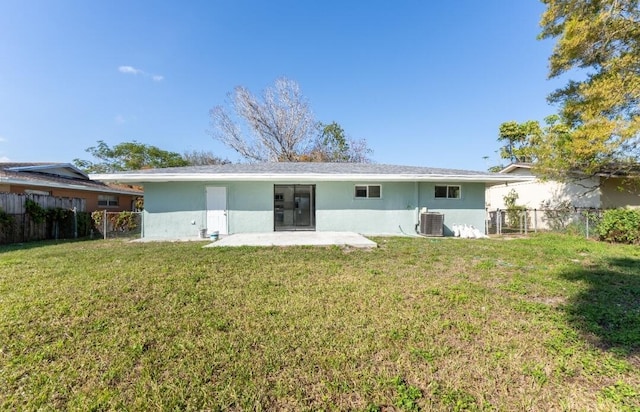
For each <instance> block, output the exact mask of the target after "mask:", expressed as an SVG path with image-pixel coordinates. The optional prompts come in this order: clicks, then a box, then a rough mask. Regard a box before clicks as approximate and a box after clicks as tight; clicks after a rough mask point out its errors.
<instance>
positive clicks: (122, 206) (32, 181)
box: [0, 163, 142, 212]
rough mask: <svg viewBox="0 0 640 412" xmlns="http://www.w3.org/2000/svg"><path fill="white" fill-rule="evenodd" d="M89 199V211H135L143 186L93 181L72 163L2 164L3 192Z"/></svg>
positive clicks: (0, 179) (0, 182) (1, 183)
mask: <svg viewBox="0 0 640 412" xmlns="http://www.w3.org/2000/svg"><path fill="white" fill-rule="evenodd" d="M2 192H4V193H18V194H37V195H49V196H54V197H68V198H81V199H85V202H86V210H85V211H86V212H93V211H95V210H103V209H106V210H109V211H114V212H119V211H123V210H133V208H134V207H135V200H136V199H137V198H138V197H141V196H142V191H141V190H139V189H135V188H131V187H124V186H115V185H107V184H105V183H103V182H98V181H93V180H91V179H89V176H88V175H87V174H86V173H84V172H82V171H81V170H79V169H77V168H76V167H74V166H73V165H71V164H69V163H0V193H2Z"/></svg>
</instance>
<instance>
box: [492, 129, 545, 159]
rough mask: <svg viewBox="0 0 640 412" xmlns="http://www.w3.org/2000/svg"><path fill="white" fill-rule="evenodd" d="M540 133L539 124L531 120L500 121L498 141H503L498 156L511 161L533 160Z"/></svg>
mask: <svg viewBox="0 0 640 412" xmlns="http://www.w3.org/2000/svg"><path fill="white" fill-rule="evenodd" d="M541 134H542V129H541V128H540V124H539V123H538V122H536V121H533V120H529V121H527V122H524V123H517V122H514V121H510V122H504V123H502V124H501V125H500V134H499V137H498V141H499V142H502V143H504V146H502V148H501V149H500V157H501V158H502V159H508V160H509V161H510V162H511V163H532V162H534V161H535V159H536V156H535V146H536V145H537V144H538V143H539V141H540V138H541Z"/></svg>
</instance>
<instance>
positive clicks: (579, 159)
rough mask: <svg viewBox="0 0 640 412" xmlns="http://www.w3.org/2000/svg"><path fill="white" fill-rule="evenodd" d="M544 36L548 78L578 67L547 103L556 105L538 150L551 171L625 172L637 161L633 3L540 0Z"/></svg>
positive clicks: (639, 29) (638, 62)
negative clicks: (551, 42)
mask: <svg viewBox="0 0 640 412" xmlns="http://www.w3.org/2000/svg"><path fill="white" fill-rule="evenodd" d="M542 1H543V3H545V5H546V6H547V9H546V11H545V12H544V14H543V16H542V19H541V22H540V24H541V26H542V32H541V34H540V37H541V38H543V39H547V38H555V39H557V43H556V45H555V48H554V51H553V54H552V55H551V57H550V59H549V61H550V73H549V76H550V77H551V78H554V77H558V76H560V75H562V74H564V73H567V72H569V71H571V70H575V69H578V70H580V75H581V76H583V78H582V79H581V80H570V81H569V82H568V83H567V85H566V86H565V87H564V88H561V89H558V90H556V91H555V92H554V93H553V94H552V95H551V96H549V101H550V102H552V103H557V104H559V107H560V113H559V116H558V117H557V118H556V119H555V120H554V121H553V124H552V125H551V126H552V129H553V130H552V131H551V133H545V134H544V136H543V137H544V138H543V139H542V142H541V145H540V150H539V156H538V157H539V169H540V170H541V171H547V172H548V171H552V172H555V173H556V174H562V172H566V171H572V170H580V171H583V172H585V173H587V174H595V173H603V172H605V173H606V172H610V173H620V172H623V173H627V172H630V171H632V170H633V168H634V166H635V164H636V163H637V161H638V159H640V140H639V136H638V135H639V132H640V106H639V103H640V8H639V0H542Z"/></svg>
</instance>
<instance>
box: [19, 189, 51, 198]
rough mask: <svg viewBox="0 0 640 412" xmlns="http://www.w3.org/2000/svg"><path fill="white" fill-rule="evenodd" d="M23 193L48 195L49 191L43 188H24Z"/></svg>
mask: <svg viewBox="0 0 640 412" xmlns="http://www.w3.org/2000/svg"><path fill="white" fill-rule="evenodd" d="M24 193H25V194H28V195H43V196H49V195H51V192H45V191H44V190H34V189H24Z"/></svg>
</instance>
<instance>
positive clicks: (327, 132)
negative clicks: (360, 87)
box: [297, 122, 372, 163]
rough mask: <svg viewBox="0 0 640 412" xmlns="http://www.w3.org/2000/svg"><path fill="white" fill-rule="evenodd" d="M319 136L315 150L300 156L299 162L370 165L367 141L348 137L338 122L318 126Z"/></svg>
mask: <svg viewBox="0 0 640 412" xmlns="http://www.w3.org/2000/svg"><path fill="white" fill-rule="evenodd" d="M317 129H318V136H317V138H316V143H315V145H314V146H313V149H311V151H310V152H309V153H304V154H302V155H300V156H299V157H298V159H297V161H308V162H337V163H346V162H351V163H369V162H370V161H371V160H370V159H369V154H371V152H372V150H371V149H369V147H368V146H367V143H366V141H365V140H354V139H351V138H349V137H347V135H346V133H345V131H344V129H343V128H342V126H340V125H339V124H338V123H336V122H332V123H330V124H323V123H318V124H317Z"/></svg>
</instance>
